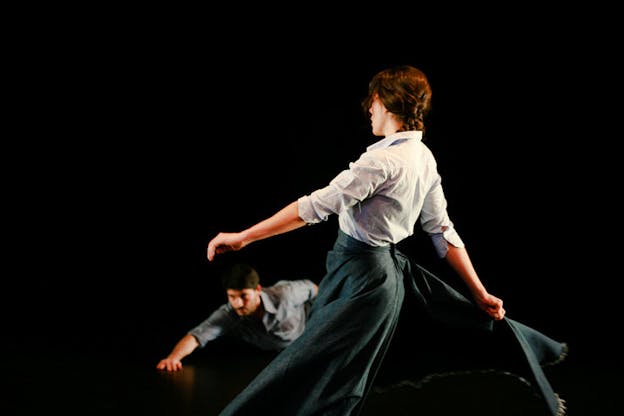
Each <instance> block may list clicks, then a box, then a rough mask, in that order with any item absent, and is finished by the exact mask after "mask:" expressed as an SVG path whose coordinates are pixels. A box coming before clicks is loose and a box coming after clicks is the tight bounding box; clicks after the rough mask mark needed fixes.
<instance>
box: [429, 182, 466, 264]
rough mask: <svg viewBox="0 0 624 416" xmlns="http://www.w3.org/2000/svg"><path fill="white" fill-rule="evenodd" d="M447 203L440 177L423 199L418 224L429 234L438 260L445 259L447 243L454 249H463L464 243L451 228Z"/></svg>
mask: <svg viewBox="0 0 624 416" xmlns="http://www.w3.org/2000/svg"><path fill="white" fill-rule="evenodd" d="M446 207H447V202H446V198H445V197H444V191H443V189H442V181H441V178H440V175H437V178H436V180H435V181H434V182H433V185H432V187H431V189H430V191H429V192H428V193H427V196H426V197H425V200H424V203H423V208H422V212H421V214H420V223H421V226H422V228H423V230H424V231H425V232H426V233H427V234H429V236H430V237H431V240H432V242H433V245H434V247H435V249H436V252H437V253H438V256H439V257H440V258H444V257H446V253H447V251H448V245H447V244H448V243H450V244H452V245H453V246H455V247H464V242H463V241H462V239H461V238H460V237H459V234H458V233H457V231H456V230H455V228H454V226H453V222H452V221H451V220H450V218H449V216H448V212H447V209H446Z"/></svg>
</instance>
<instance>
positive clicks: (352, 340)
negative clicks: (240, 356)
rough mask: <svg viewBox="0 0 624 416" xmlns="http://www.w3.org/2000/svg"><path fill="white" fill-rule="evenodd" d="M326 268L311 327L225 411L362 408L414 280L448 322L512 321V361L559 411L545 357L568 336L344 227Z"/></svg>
mask: <svg viewBox="0 0 624 416" xmlns="http://www.w3.org/2000/svg"><path fill="white" fill-rule="evenodd" d="M326 269H327V273H326V275H325V276H324V277H323V279H322V280H321V282H320V285H319V294H318V296H317V298H316V300H315V302H314V304H313V306H312V309H311V311H310V317H309V320H308V324H307V325H306V328H305V330H304V332H303V334H302V335H301V336H300V337H299V338H298V339H297V340H295V341H294V342H293V343H292V344H291V345H289V346H288V347H287V348H286V349H284V350H283V351H282V352H280V353H279V354H278V355H277V356H276V357H275V359H274V360H273V361H271V362H270V363H269V364H268V365H267V367H265V368H264V369H263V370H262V371H261V372H260V373H259V374H258V375H257V376H256V377H255V378H254V379H253V380H252V381H251V382H250V384H249V385H248V386H247V387H246V388H245V389H244V390H243V391H242V392H240V393H239V394H238V395H237V396H236V397H235V398H234V399H233V400H232V401H231V402H230V403H229V404H228V406H226V408H225V409H224V410H223V411H222V412H221V413H220V415H221V416H231V415H236V416H245V415H257V414H271V415H273V416H321V415H323V416H334V415H335V416H354V415H358V414H359V413H360V411H361V409H362V406H363V404H364V400H365V398H366V396H367V395H368V393H369V392H370V390H371V388H372V386H373V383H374V381H375V377H376V375H377V374H378V372H379V370H380V368H381V365H382V362H383V360H384V356H385V354H386V352H387V351H388V348H389V346H390V343H391V341H392V338H393V334H394V333H395V330H396V328H397V323H398V321H399V316H400V313H401V310H402V305H403V301H404V298H405V293H406V292H405V288H406V287H407V293H408V294H409V296H410V297H412V298H413V299H414V300H415V302H416V303H417V304H418V305H419V308H418V309H419V311H420V313H422V314H425V315H428V316H431V317H432V318H433V319H434V320H435V321H436V322H439V323H440V325H445V326H449V327H456V328H464V329H466V328H467V329H469V330H471V331H473V330H474V331H477V333H479V334H484V336H485V334H489V333H491V332H492V331H493V330H494V329H495V328H496V327H498V326H502V327H503V328H504V329H505V331H503V333H504V334H505V336H506V337H507V338H509V339H512V340H513V342H514V343H515V345H517V346H518V348H515V349H512V353H513V354H514V357H512V358H513V360H512V361H514V362H518V363H521V364H522V365H521V366H520V367H519V368H520V370H518V371H520V372H524V373H525V376H526V378H527V379H528V380H530V382H531V385H532V386H533V387H534V388H535V389H536V391H537V392H538V394H539V395H540V397H542V398H543V399H544V401H545V403H546V405H547V406H548V407H549V409H551V411H552V414H553V415H557V412H558V411H560V407H561V406H560V402H559V401H558V398H557V396H556V394H555V393H554V392H553V391H552V388H551V386H550V384H549V383H548V380H547V379H546V377H545V376H544V373H543V372H542V370H541V365H542V363H544V362H546V361H549V360H554V359H555V357H559V356H560V355H561V354H562V352H563V349H564V347H565V344H561V343H558V342H556V341H554V340H552V339H550V338H548V337H546V336H545V335H543V334H541V333H540V332H538V331H535V330H534V329H532V328H530V327H527V326H525V325H523V324H521V323H519V322H516V321H514V320H511V319H509V318H505V319H504V320H503V321H496V322H494V321H492V320H491V319H490V318H489V317H488V316H487V315H485V313H483V312H481V311H480V310H478V309H477V308H476V307H475V306H474V305H473V304H472V303H471V302H470V301H468V299H466V298H465V297H464V296H463V295H462V294H461V293H460V292H458V291H456V290H454V289H453V288H452V287H450V286H449V285H447V284H446V283H444V282H443V281H442V280H440V279H439V278H437V277H436V276H434V275H433V274H431V273H430V272H428V271H427V270H425V269H424V268H422V267H420V266H418V265H415V264H412V263H411V262H410V261H409V259H408V258H407V257H406V256H405V255H403V254H402V253H400V252H399V251H398V250H396V248H395V247H394V245H391V246H388V247H372V246H369V245H367V244H365V243H363V242H360V241H357V240H355V239H353V238H351V237H349V236H348V235H346V234H345V233H343V232H342V231H339V232H338V237H337V239H336V242H335V244H334V246H333V248H332V250H330V251H329V252H328V254H327V260H326ZM422 358H423V360H425V359H426V357H422ZM415 413H417V409H415Z"/></svg>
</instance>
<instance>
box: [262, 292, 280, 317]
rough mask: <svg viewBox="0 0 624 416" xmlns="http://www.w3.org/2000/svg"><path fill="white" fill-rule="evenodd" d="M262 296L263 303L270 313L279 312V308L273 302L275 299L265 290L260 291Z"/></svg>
mask: <svg viewBox="0 0 624 416" xmlns="http://www.w3.org/2000/svg"><path fill="white" fill-rule="evenodd" d="M260 298H261V299H262V305H263V306H264V311H265V312H268V313H272V314H275V313H277V308H276V307H275V304H274V303H273V299H271V296H269V294H268V293H266V292H265V291H264V290H262V291H260Z"/></svg>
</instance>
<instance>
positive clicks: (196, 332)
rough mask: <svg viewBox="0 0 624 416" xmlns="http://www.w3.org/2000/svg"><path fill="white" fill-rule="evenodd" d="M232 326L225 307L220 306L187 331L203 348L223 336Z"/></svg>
mask: <svg viewBox="0 0 624 416" xmlns="http://www.w3.org/2000/svg"><path fill="white" fill-rule="evenodd" d="M232 326H233V323H232V319H231V318H230V316H229V315H228V312H227V305H223V306H221V307H220V308H219V309H217V310H216V311H214V312H213V313H212V314H211V315H210V316H209V317H208V318H207V319H206V320H204V321H203V322H202V323H200V324H199V325H197V326H196V327H195V328H193V329H191V330H190V331H189V334H190V335H193V336H194V337H195V339H197V342H199V345H200V346H201V347H205V346H206V344H207V343H208V342H209V341H212V340H214V339H216V338H218V337H220V336H221V335H223V334H225V333H226V332H228V331H229V330H230V328H231V327H232Z"/></svg>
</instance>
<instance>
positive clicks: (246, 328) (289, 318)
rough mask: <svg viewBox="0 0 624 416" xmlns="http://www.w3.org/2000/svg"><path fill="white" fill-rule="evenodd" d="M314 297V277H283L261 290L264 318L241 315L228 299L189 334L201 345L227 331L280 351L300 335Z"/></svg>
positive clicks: (245, 339)
mask: <svg viewBox="0 0 624 416" xmlns="http://www.w3.org/2000/svg"><path fill="white" fill-rule="evenodd" d="M315 297H316V290H315V288H314V283H313V282H312V281H311V280H308V279H302V280H280V281H278V282H277V283H275V284H274V285H273V286H270V287H263V288H262V290H261V291H260V298H261V299H262V305H263V307H264V312H265V313H264V316H263V317H262V320H258V319H255V318H252V317H246V316H239V315H237V314H236V312H235V311H234V309H233V308H232V306H231V305H230V304H229V303H226V304H224V305H221V306H220V307H219V308H218V309H217V310H215V311H214V312H213V313H212V314H211V315H210V316H209V317H208V318H207V319H206V320H204V321H203V322H202V323H200V324H199V325H197V326H196V327H195V328H193V329H192V330H191V331H189V334H191V335H193V336H194V337H195V338H196V339H197V342H199V345H200V347H204V346H206V344H207V343H208V342H209V341H212V340H214V339H216V338H218V337H220V336H222V335H228V336H235V337H239V338H241V339H243V340H244V341H247V342H249V343H250V344H253V345H255V346H257V347H259V348H260V349H263V350H273V351H278V350H281V349H283V348H285V347H286V346H288V345H289V344H290V343H291V342H293V341H294V340H295V339H297V338H298V337H299V335H301V333H302V332H303V329H304V328H305V324H306V320H307V317H308V311H309V308H310V306H311V304H312V301H313V300H314V298H315Z"/></svg>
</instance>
